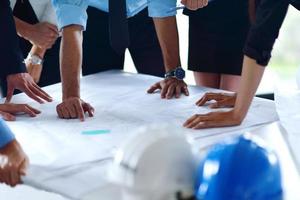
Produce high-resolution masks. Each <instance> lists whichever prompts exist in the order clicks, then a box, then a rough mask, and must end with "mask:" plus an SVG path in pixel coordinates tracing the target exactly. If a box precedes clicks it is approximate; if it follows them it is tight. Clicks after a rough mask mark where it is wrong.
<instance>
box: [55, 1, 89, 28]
mask: <svg viewBox="0 0 300 200" xmlns="http://www.w3.org/2000/svg"><path fill="white" fill-rule="evenodd" d="M52 4H53V7H54V9H55V12H56V17H57V23H58V28H59V29H62V28H63V27H65V26H69V25H72V24H75V25H80V26H82V27H83V29H84V30H85V29H86V23H87V13H86V9H87V7H88V3H87V1H86V0H52Z"/></svg>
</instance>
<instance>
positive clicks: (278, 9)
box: [184, 0, 289, 129]
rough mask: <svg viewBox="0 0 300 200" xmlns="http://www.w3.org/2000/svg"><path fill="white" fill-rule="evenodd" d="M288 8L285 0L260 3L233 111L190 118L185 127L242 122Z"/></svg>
mask: <svg viewBox="0 0 300 200" xmlns="http://www.w3.org/2000/svg"><path fill="white" fill-rule="evenodd" d="M288 5H289V3H288V1H285V0H276V1H274V0H262V1H261V3H260V5H259V8H258V10H257V12H256V13H257V14H256V20H255V23H254V24H253V26H252V27H251V30H250V32H249V35H248V39H247V42H246V44H245V48H244V54H245V57H244V63H243V72H242V79H241V84H240V87H239V91H238V93H237V98H236V102H235V106H234V108H233V109H232V110H231V111H228V112H211V113H208V114H204V115H194V116H193V117H191V118H190V119H188V120H187V121H186V122H185V124H184V126H185V127H187V128H195V129H200V128H209V127H222V126H235V125H239V124H241V123H242V121H243V120H244V118H245V117H246V115H247V112H248V110H249V107H250V105H251V102H252V99H253V97H254V95H255V93H256V90H257V88H258V86H259V83H260V81H261V79H262V76H263V73H264V70H265V66H266V65H267V64H268V62H269V60H270V58H271V51H272V48H273V45H274V43H275V40H276V38H277V37H278V34H279V30H280V28H281V25H282V23H283V21H284V19H285V15H286V12H287V9H288ZM209 100H211V99H209Z"/></svg>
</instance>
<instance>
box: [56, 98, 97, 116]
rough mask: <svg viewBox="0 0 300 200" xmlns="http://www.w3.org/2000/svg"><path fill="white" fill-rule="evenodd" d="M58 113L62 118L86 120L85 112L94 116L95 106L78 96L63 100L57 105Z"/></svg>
mask: <svg viewBox="0 0 300 200" xmlns="http://www.w3.org/2000/svg"><path fill="white" fill-rule="evenodd" d="M56 111H57V114H58V116H59V117H60V118H62V119H76V118H79V119H80V121H84V114H85V113H88V114H89V116H90V117H93V116H94V111H95V110H94V108H93V107H92V106H91V105H90V104H89V103H86V102H84V101H83V100H81V99H80V98H78V97H70V98H67V99H64V100H63V102H62V103H61V104H59V105H57V106H56Z"/></svg>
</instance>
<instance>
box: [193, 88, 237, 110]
mask: <svg viewBox="0 0 300 200" xmlns="http://www.w3.org/2000/svg"><path fill="white" fill-rule="evenodd" d="M212 100H214V101H216V102H214V103H212V104H210V105H209V107H210V108H224V107H233V106H234V104H235V101H236V93H231V94H230V93H213V92H208V93H205V94H204V95H203V97H201V99H199V100H198V101H197V102H196V105H197V106H203V105H205V103H207V102H209V101H212Z"/></svg>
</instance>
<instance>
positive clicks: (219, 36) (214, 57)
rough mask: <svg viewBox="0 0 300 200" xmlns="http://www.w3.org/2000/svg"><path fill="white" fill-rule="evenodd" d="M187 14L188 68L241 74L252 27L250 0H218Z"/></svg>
mask: <svg viewBox="0 0 300 200" xmlns="http://www.w3.org/2000/svg"><path fill="white" fill-rule="evenodd" d="M228 2H230V3H228ZM184 14H186V15H188V16H189V56H188V68H189V70H192V71H197V72H208V73H218V74H232V75H240V74H241V71H242V63H243V47H244V44H245V41H246V39H247V34H248V31H249V28H250V21H249V14H248V0H231V1H228V0H215V1H212V2H210V3H209V5H208V6H207V7H205V8H202V9H199V10H197V11H190V10H187V9H186V10H184Z"/></svg>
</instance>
